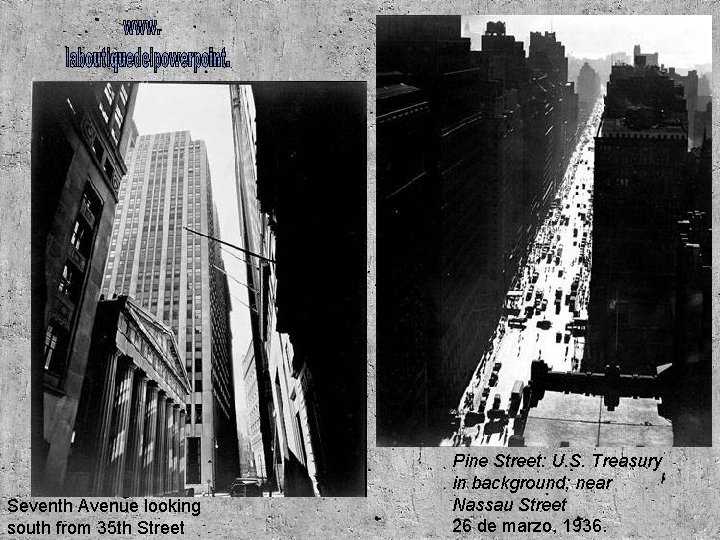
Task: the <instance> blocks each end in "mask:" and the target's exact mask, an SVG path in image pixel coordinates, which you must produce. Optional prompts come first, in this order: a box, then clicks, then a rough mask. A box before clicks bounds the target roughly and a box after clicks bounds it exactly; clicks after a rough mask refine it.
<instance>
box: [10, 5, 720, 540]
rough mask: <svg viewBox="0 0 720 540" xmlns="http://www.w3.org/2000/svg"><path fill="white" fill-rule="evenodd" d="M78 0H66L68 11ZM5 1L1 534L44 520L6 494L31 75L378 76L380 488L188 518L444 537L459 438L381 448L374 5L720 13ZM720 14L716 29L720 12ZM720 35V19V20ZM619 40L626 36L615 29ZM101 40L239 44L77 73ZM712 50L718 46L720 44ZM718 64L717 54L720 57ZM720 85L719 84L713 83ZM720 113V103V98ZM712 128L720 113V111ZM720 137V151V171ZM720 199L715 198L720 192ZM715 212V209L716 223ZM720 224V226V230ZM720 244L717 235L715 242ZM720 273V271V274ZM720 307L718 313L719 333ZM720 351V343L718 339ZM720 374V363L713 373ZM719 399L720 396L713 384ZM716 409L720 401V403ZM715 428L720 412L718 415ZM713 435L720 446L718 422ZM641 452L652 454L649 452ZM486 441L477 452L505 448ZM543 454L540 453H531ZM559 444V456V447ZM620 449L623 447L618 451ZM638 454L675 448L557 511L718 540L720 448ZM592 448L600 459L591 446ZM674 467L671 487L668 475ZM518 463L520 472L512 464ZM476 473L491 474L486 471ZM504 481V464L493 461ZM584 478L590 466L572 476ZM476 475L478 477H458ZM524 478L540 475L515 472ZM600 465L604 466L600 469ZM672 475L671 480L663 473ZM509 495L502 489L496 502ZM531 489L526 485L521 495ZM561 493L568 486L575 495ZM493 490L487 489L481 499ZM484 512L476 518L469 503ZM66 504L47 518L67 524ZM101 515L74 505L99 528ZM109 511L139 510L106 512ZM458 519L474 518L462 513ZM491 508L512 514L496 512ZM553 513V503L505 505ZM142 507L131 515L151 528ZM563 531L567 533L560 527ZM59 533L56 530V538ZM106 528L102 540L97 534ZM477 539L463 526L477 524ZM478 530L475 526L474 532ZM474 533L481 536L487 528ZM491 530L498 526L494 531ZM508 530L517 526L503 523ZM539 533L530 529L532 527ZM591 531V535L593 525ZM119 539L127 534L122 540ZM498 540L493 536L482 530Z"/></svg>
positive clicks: (213, 528)
mask: <svg viewBox="0 0 720 540" xmlns="http://www.w3.org/2000/svg"><path fill="white" fill-rule="evenodd" d="M61 4H65V6H66V7H57V6H59V5H61ZM103 4H104V5H103V7H99V6H98V2H91V1H88V0H75V1H73V2H64V3H61V2H40V1H35V2H28V1H18V0H10V1H8V0H3V1H0V23H1V24H2V32H0V44H1V50H2V52H3V55H4V56H3V59H2V62H0V169H1V170H0V178H2V199H0V342H1V343H2V346H1V347H0V366H2V377H1V378H0V413H1V414H0V432H1V433H2V436H1V437H0V471H1V476H0V529H1V530H2V533H3V534H6V533H7V524H8V523H9V522H11V521H13V522H18V521H22V522H30V521H34V519H35V518H37V517H42V516H31V515H26V516H24V517H19V518H18V517H17V516H15V517H11V516H9V515H8V512H7V499H9V498H10V497H27V495H28V494H29V492H30V469H29V467H30V373H29V369H28V368H29V365H30V361H29V353H30V335H29V332H30V321H29V317H30V245H29V242H30V119H31V110H30V91H31V82H32V81H33V80H51V79H75V80H81V79H82V80H84V79H89V78H96V79H107V78H113V77H114V78H118V79H125V80H127V79H132V80H138V81H140V80H168V81H169V80H177V81H190V80H192V81H209V80H227V81H231V80H301V79H315V80H318V79H320V80H322V79H325V80H367V81H368V89H369V93H368V111H369V113H368V114H369V116H368V129H369V132H368V133H369V137H368V165H369V166H368V287H369V294H368V312H369V314H370V317H369V318H370V320H369V322H368V330H369V332H368V335H369V344H368V345H369V346H368V351H369V356H368V413H369V414H368V441H369V443H370V448H369V449H368V497H367V498H366V499H362V498H357V499H304V500H298V499H296V500H292V501H291V500H287V499H274V500H268V499H263V500H238V499H234V500H231V499H215V500H210V499H202V514H201V517H200V518H192V517H187V516H177V517H175V516H171V517H166V518H165V519H164V521H166V522H174V521H177V520H179V519H181V518H182V519H184V521H185V523H186V534H185V535H184V536H183V537H184V538H423V537H428V538H444V537H458V536H460V535H458V534H457V533H455V534H454V533H453V532H452V519H453V517H456V516H454V515H453V514H452V512H451V501H452V495H453V493H452V490H451V483H452V479H453V477H454V476H455V472H454V471H452V469H451V464H452V456H453V454H454V451H453V449H449V448H438V449H407V448H406V449H389V448H383V449H375V448H374V443H375V415H374V410H375V400H374V395H375V385H374V380H375V369H374V359H375V340H374V313H375V294H374V274H375V247H374V245H375V231H374V227H375V225H374V224H375V211H374V193H375V153H374V145H375V130H374V124H375V116H374V100H375V95H374V86H375V85H374V82H375V78H374V77H375V75H374V66H375V56H374V55H375V51H374V31H375V22H374V18H375V14H376V13H382V14H392V13H394V14H408V13H447V14H452V13H455V14H459V13H499V14H511V13H515V14H521V13H526V14H532V13H537V14H548V13H556V14H562V13H567V14H569V13H576V14H580V13H584V14H599V13H612V14H631V13H638V14H639V13H656V14H663V13H670V14H679V13H688V14H690V13H704V14H711V13H715V12H717V13H719V14H720V2H714V1H708V0H697V1H693V2H682V1H669V0H661V1H656V2H649V1H645V0H635V1H632V2H631V1H625V2H621V1H616V0H612V1H611V0H595V1H591V0H588V1H585V2H569V1H562V0H554V1H553V0H545V1H532V0H525V1H510V0H505V1H500V2H491V1H473V2H460V1H438V0H435V1H422V2H421V1H420V0H414V1H408V0H405V1H402V0H397V1H380V2H375V1H371V0H366V1H362V0H345V1H339V2H328V1H326V0H305V1H300V0H296V1H284V0H275V1H270V0H268V1H260V0H245V1H243V0H235V1H229V0H222V1H210V2H191V1H183V2H172V3H171V5H168V4H170V3H169V2H168V3H163V4H160V3H157V4H150V3H149V2H144V1H140V0H134V1H127V2H122V1H113V2H104V3H103ZM128 18H157V19H158V20H159V21H160V27H161V28H163V32H162V35H161V37H159V38H133V37H125V36H123V34H122V29H121V26H120V24H119V22H120V21H121V20H122V19H128ZM714 24H717V21H715V23H714ZM714 31H715V32H717V27H715V28H714ZM608 39H612V37H611V36H608ZM65 45H68V46H70V47H77V46H84V47H91V48H96V47H99V46H101V45H109V46H116V47H118V48H122V49H125V50H131V49H132V48H133V47H137V46H138V45H142V46H143V48H145V49H147V48H148V47H150V46H154V47H155V48H156V49H164V50H174V49H179V50H188V49H190V50H192V49H203V48H205V47H208V46H212V47H214V48H215V49H219V48H221V47H223V46H224V47H226V49H227V51H228V58H229V60H230V61H231V63H232V69H228V70H208V71H209V73H207V74H205V73H198V74H197V76H193V75H192V72H190V71H187V70H170V69H166V70H164V71H161V72H159V73H158V74H157V75H154V74H153V73H152V71H151V70H147V71H144V70H137V69H126V70H124V71H122V72H121V73H120V74H118V75H112V74H111V73H109V72H106V71H104V70H74V71H73V70H70V69H66V68H65V67H64V66H63V63H64V49H63V47H64V46H65ZM713 48H714V49H715V51H717V41H715V42H714V44H713ZM714 57H715V64H714V65H715V72H716V73H718V70H719V69H720V65H718V63H717V59H718V57H719V55H718V53H717V52H714ZM715 86H716V88H717V87H718V81H717V79H716V81H715ZM715 110H716V116H715V117H714V118H717V107H715ZM713 125H717V122H715V120H713ZM717 157H718V156H717V145H716V148H715V152H714V155H713V164H714V170H715V169H716V167H717V165H716V164H717ZM713 200H714V201H715V200H717V193H715V192H713ZM716 220H717V215H715V216H714V221H716ZM715 230H720V227H718V226H715ZM714 244H715V249H716V251H715V254H716V255H717V253H718V252H717V247H718V242H717V240H715V242H714ZM714 276H716V273H715V274H714ZM717 325H718V317H717V316H715V318H714V321H713V329H714V335H715V334H717V329H718V326H717ZM714 343H715V347H714V352H715V350H717V342H716V341H715V340H714ZM715 373H716V375H715V377H716V378H717V369H715ZM713 397H714V402H715V406H716V407H717V406H718V398H719V397H720V392H719V391H718V389H717V387H716V389H715V393H714V396H713ZM715 410H718V409H717V408H716V409H715ZM716 424H717V423H716ZM713 440H714V441H715V443H716V446H717V445H718V444H720V430H717V429H716V430H715V434H714V438H713ZM641 450H642V451H641ZM495 453H496V452H495V451H490V452H488V451H482V450H477V451H475V452H474V454H475V455H494V454H495ZM517 453H518V454H523V455H531V454H532V452H531V451H530V450H527V449H526V450H522V451H517ZM551 453H552V452H551ZM612 453H613V454H615V455H620V454H621V453H623V451H621V450H617V451H614V452H612ZM624 453H625V455H635V454H638V455H658V456H663V457H664V462H663V466H662V468H661V470H660V471H658V473H637V472H636V473H632V474H627V473H622V472H621V471H617V470H616V471H615V472H614V473H613V472H612V471H610V472H606V473H603V474H606V475H607V474H609V475H610V476H609V477H611V478H614V482H613V485H614V488H611V489H609V490H607V491H600V492H593V491H588V492H575V493H573V491H570V492H568V494H567V496H568V499H569V502H568V507H567V510H568V512H567V513H566V514H563V515H558V516H556V517H553V518H552V521H553V524H554V525H555V526H557V527H558V529H559V527H560V526H561V522H562V520H563V519H565V517H571V518H572V517H574V516H575V515H580V516H584V517H591V518H601V519H603V520H604V525H605V526H606V527H607V532H606V533H604V534H601V535H597V536H598V537H607V538H720V517H719V516H720V503H719V502H718V501H719V500H720V488H719V486H720V475H719V474H718V465H719V462H720V456H719V455H718V452H717V451H716V450H714V449H687V450H683V449H675V450H664V451H659V450H658V451H654V450H652V449H647V448H645V449H627V450H625V451H624ZM585 454H586V455H589V454H590V451H589V450H588V451H587V452H585ZM661 471H662V472H664V473H665V479H664V482H662V475H661V474H660V472H661ZM507 472H508V473H509V474H512V473H513V471H510V470H508V471H507ZM481 473H482V471H478V472H477V474H481ZM486 474H487V475H489V476H502V474H503V470H502V469H488V470H487V473H486ZM567 474H568V476H569V477H570V478H575V477H577V476H578V475H579V470H578V471H575V472H570V471H568V472H567ZM458 475H459V476H461V477H467V476H468V475H470V477H471V476H472V473H468V472H467V471H465V470H463V471H461V472H459V473H458ZM515 475H516V476H520V477H522V476H527V477H533V476H534V475H535V473H534V472H532V471H528V472H526V473H523V472H522V471H521V470H515ZM591 476H600V473H599V474H598V475H591ZM661 482H662V483H661ZM489 495H495V496H496V497H497V498H503V499H506V498H511V496H509V495H505V494H501V493H491V494H488V496H484V497H482V498H484V499H487V498H490V496H489ZM522 496H523V495H522V494H520V493H519V494H517V495H515V496H512V498H513V499H515V500H519V499H520V497H522ZM561 497H562V495H561ZM478 498H480V497H478ZM468 515H472V514H468ZM60 517H61V516H59V515H52V514H51V515H48V516H45V518H46V520H47V521H50V522H51V523H53V524H54V522H55V521H56V519H58V518H60ZM98 517H99V516H91V517H88V516H87V515H77V516H62V518H64V519H65V520H73V521H76V522H85V523H95V522H96V521H97V518H98ZM102 517H104V518H106V519H111V518H113V517H115V518H120V519H122V518H126V516H102ZM458 517H467V515H464V516H458ZM492 517H496V518H497V517H500V516H499V515H498V514H495V515H494V516H492ZM505 517H506V518H508V519H522V518H524V519H535V520H537V519H544V517H543V515H542V514H521V513H519V512H516V513H513V514H509V515H507V516H505ZM143 518H144V516H131V517H130V518H129V521H130V522H131V523H137V522H138V521H139V520H140V519H143ZM559 535H560V534H559ZM53 536H54V537H58V536H55V535H53ZM92 536H93V537H98V534H97V533H96V532H93V534H92ZM463 536H464V535H463ZM468 536H473V535H472V534H471V535H468ZM474 536H477V537H481V535H480V534H478V533H475V535H474ZM490 536H493V535H490ZM497 536H500V537H501V536H503V535H502V534H500V535H497ZM536 536H537V534H528V535H525V537H528V538H534V537H536ZM584 536H588V535H584ZM120 537H121V536H118V538H120ZM482 537H487V535H482Z"/></svg>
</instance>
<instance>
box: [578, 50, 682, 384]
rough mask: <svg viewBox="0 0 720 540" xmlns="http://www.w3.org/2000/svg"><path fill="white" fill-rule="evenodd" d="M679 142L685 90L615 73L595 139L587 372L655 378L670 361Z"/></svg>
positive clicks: (651, 72)
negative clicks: (616, 369) (609, 370)
mask: <svg viewBox="0 0 720 540" xmlns="http://www.w3.org/2000/svg"><path fill="white" fill-rule="evenodd" d="M636 56H637V55H636ZM687 137H688V132H687V111H686V107H685V100H684V99H683V89H682V88H681V87H680V86H677V85H675V84H674V82H673V80H672V79H671V78H670V77H668V75H667V73H666V72H664V71H662V70H660V69H659V68H657V67H656V66H643V65H636V66H628V65H616V66H613V70H612V73H611V75H610V81H609V82H608V86H607V94H606V97H605V109H604V112H603V118H602V121H601V124H600V128H599V131H598V134H597V136H596V138H595V181H594V203H593V211H594V218H593V219H594V223H593V268H592V277H591V281H590V298H591V302H590V306H589V317H588V329H589V336H588V340H589V341H588V347H587V348H586V351H588V352H589V353H590V355H589V357H588V358H586V359H585V368H586V369H589V370H591V371H602V370H603V369H604V367H605V365H607V364H610V365H619V366H620V368H621V370H622V371H623V372H630V373H646V374H654V373H655V368H656V367H657V366H658V365H662V364H667V363H670V362H672V360H673V346H674V339H673V336H674V325H675V323H674V317H675V315H674V312H675V311H676V307H675V305H676V299H675V286H674V281H675V277H676V266H677V263H676V251H677V250H676V246H675V243H676V238H677V221H678V219H679V218H680V215H681V213H682V212H683V211H685V210H688V208H687V206H686V201H685V200H684V199H685V192H686V190H685V183H686V181H687V157H688V152H687V146H688V142H687ZM586 356H587V354H586Z"/></svg>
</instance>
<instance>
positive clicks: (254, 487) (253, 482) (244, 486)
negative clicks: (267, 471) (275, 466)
mask: <svg viewBox="0 0 720 540" xmlns="http://www.w3.org/2000/svg"><path fill="white" fill-rule="evenodd" d="M230 496H231V497H262V489H261V487H260V479H259V478H251V477H248V478H236V479H235V480H234V481H233V483H232V485H231V486H230Z"/></svg>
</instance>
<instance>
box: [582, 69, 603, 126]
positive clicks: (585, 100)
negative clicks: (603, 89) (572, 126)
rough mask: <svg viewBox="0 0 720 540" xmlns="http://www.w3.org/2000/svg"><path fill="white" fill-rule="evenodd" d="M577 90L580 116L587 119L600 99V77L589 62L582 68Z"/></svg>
mask: <svg viewBox="0 0 720 540" xmlns="http://www.w3.org/2000/svg"><path fill="white" fill-rule="evenodd" d="M577 89H578V103H579V105H580V114H581V116H582V117H583V118H587V117H588V116H590V114H591V113H592V110H593V107H594V106H595V103H596V102H597V100H598V98H599V97H600V76H599V75H598V74H597V72H596V71H595V70H594V69H593V68H592V67H591V66H590V64H588V63H587V62H585V63H584V64H583V66H582V67H581V68H580V73H579V74H578V78H577Z"/></svg>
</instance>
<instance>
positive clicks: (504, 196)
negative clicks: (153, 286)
mask: <svg viewBox="0 0 720 540" xmlns="http://www.w3.org/2000/svg"><path fill="white" fill-rule="evenodd" d="M711 34H712V19H711V17H710V16H498V15H495V16H459V15H458V16H378V17H377V77H376V108H377V263H376V266H377V442H378V445H381V446H455V447H460V446H463V447H467V446H512V447H599V446H711V444H712V443H711V423H712V422H711V419H712V415H711V413H712V408H711V388H712V386H711V385H712V374H711V306H712V297H711V252H712V246H711V216H712V213H711V198H712V197H711V153H712V152H711V144H712V129H711V122H712V107H711V97H712V91H713V89H712V58H711V53H712V44H711Z"/></svg>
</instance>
